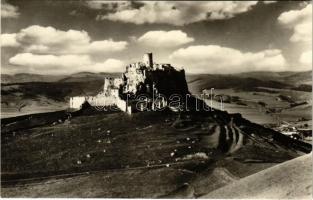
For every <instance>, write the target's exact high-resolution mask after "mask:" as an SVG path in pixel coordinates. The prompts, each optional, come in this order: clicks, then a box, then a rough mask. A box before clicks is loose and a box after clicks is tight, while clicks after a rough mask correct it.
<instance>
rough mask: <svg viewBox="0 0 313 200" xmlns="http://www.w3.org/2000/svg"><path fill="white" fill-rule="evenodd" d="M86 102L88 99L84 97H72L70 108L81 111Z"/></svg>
mask: <svg viewBox="0 0 313 200" xmlns="http://www.w3.org/2000/svg"><path fill="white" fill-rule="evenodd" d="M85 100H86V97H84V96H77V97H71V98H70V108H73V109H81V106H82V105H83V103H84V102H85Z"/></svg>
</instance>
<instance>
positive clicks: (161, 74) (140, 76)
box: [70, 53, 189, 113]
mask: <svg viewBox="0 0 313 200" xmlns="http://www.w3.org/2000/svg"><path fill="white" fill-rule="evenodd" d="M171 94H178V95H185V94H189V92H188V87H187V83H186V80H185V71H184V70H183V69H181V70H178V69H176V68H174V67H173V66H171V65H170V64H157V63H154V62H153V56H152V53H146V54H144V56H143V61H142V62H136V63H132V64H129V65H127V66H126V71H125V72H124V73H123V74H122V75H121V77H119V78H105V79H104V85H103V91H101V92H100V93H99V94H97V95H96V96H75V97H71V98H70V108H72V109H80V108H81V107H82V105H83V103H85V102H88V103H89V104H90V105H91V106H94V107H105V106H117V107H118V108H119V109H120V110H122V111H124V112H128V113H132V112H135V111H145V110H155V109H156V108H159V109H160V108H164V107H166V106H167V100H166V99H167V98H168V97H169V96H170V95H171ZM143 97H144V98H145V99H140V102H138V101H139V100H138V98H143ZM155 97H158V98H156V99H155ZM140 103H141V104H140ZM143 104H145V105H143Z"/></svg>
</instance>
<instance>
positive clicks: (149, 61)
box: [143, 53, 153, 67]
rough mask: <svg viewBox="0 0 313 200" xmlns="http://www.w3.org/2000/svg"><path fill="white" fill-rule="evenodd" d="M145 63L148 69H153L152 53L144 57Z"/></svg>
mask: <svg viewBox="0 0 313 200" xmlns="http://www.w3.org/2000/svg"><path fill="white" fill-rule="evenodd" d="M143 63H144V64H145V65H146V66H148V67H153V58H152V53H145V54H144V55H143Z"/></svg>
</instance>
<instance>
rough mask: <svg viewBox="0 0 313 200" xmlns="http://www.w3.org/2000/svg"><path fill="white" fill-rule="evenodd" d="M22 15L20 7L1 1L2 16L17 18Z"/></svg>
mask: <svg viewBox="0 0 313 200" xmlns="http://www.w3.org/2000/svg"><path fill="white" fill-rule="evenodd" d="M19 15H20V13H19V12H18V7H17V6H13V5H11V4H8V3H6V2H5V1H3V2H2V3H1V17H2V18H17V17H18V16H19Z"/></svg>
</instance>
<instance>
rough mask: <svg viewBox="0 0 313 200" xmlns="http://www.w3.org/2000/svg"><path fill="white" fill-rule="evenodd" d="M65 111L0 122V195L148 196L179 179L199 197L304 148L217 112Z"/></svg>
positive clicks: (178, 185) (178, 184) (177, 184)
mask: <svg viewBox="0 0 313 200" xmlns="http://www.w3.org/2000/svg"><path fill="white" fill-rule="evenodd" d="M68 116H69V115H68V114H67V113H66V112H58V113H51V114H40V115H31V116H24V117H19V118H11V119H6V120H3V121H2V132H1V143H2V144H1V145H2V148H1V155H2V162H1V170H2V171H1V176H2V177H1V180H2V195H3V196H11V197H12V196H17V197H22V196H23V197H36V196H41V197H47V196H51V197H56V196H58V197H69V196H70V197H150V198H151V197H160V196H166V195H169V194H173V192H174V193H176V192H175V191H177V192H178V193H179V192H180V191H181V190H183V188H182V187H184V184H185V183H188V185H193V186H194V187H196V188H198V189H194V192H193V194H192V195H194V196H199V195H201V194H204V193H205V192H206V191H208V190H213V189H216V188H219V187H222V186H224V185H225V184H227V183H228V181H227V180H233V179H236V177H238V178H240V177H244V176H247V175H250V174H252V173H255V172H257V171H259V170H262V169H264V168H267V167H269V166H272V165H274V164H275V163H280V162H283V161H286V160H289V159H292V158H294V157H297V156H299V155H301V153H300V152H301V151H304V152H307V151H310V149H311V146H310V145H308V144H304V143H301V142H299V141H296V140H292V139H290V138H289V137H286V136H284V135H282V134H280V133H277V132H275V131H272V130H270V129H266V128H264V127H262V126H259V125H256V124H253V123H250V122H249V121H246V120H244V119H242V118H241V117H240V116H239V115H228V114H226V113H224V112H218V111H215V112H205V113H183V114H181V115H179V114H177V113H172V112H146V113H135V114H133V115H131V116H130V115H128V114H126V113H119V112H116V113H105V112H95V111H93V110H89V109H87V110H85V111H83V112H78V113H72V114H71V117H68ZM30 124H31V126H29V125H30ZM56 175H58V176H56ZM203 175H205V176H206V177H208V179H206V180H204V179H203V178H201V177H204V176H203ZM160 176H162V178H160ZM95 177H98V178H95ZM101 177H102V178H101ZM157 177H159V178H157ZM210 177H211V178H210ZM214 177H215V178H214ZM214 180H215V181H214ZM212 181H213V182H214V183H215V184H213V182H212ZM83 182H84V183H83ZM125 182H128V183H131V184H132V185H131V186H132V188H131V189H130V188H129V187H128V185H129V184H126V185H125V184H124V183H125ZM76 183H83V186H82V187H80V190H77V188H76V187H74V186H75V185H76ZM150 184H152V185H150ZM203 184H206V185H208V187H210V188H206V189H204V187H203ZM61 185H62V187H61ZM121 185H125V186H124V187H121ZM149 185H150V186H149ZM92 186H94V187H92ZM197 186H198V187H197ZM108 187H109V188H110V189H109V190H108V189H107V188H108ZM48 188H49V189H48Z"/></svg>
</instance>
